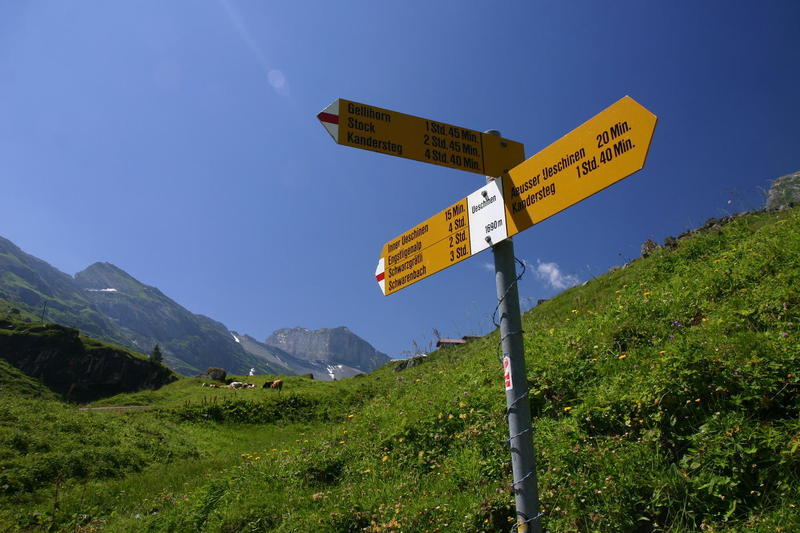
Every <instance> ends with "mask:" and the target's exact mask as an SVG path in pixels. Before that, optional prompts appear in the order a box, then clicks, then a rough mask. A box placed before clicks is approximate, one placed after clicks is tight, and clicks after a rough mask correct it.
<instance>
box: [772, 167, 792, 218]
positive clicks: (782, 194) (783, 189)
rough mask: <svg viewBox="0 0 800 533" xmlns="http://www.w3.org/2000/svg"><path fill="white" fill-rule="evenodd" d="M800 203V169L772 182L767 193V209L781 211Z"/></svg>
mask: <svg viewBox="0 0 800 533" xmlns="http://www.w3.org/2000/svg"><path fill="white" fill-rule="evenodd" d="M796 205H800V170H799V171H797V172H794V173H792V174H787V175H786V176H781V177H780V178H778V179H776V180H774V181H773V182H772V186H771V187H770V188H769V192H768V193H767V205H766V208H767V211H780V210H781V209H786V208H789V207H794V206H796Z"/></svg>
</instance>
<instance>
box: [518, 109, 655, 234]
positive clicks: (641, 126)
mask: <svg viewBox="0 0 800 533" xmlns="http://www.w3.org/2000/svg"><path fill="white" fill-rule="evenodd" d="M656 120H657V119H656V116H655V115H654V114H652V113H651V112H650V111H648V110H647V109H645V108H644V107H642V106H641V105H640V104H639V103H638V102H636V100H634V99H633V98H631V97H630V96H626V97H624V98H622V99H621V100H619V101H618V102H616V103H615V104H613V105H612V106H610V107H608V108H607V109H605V110H604V111H602V112H600V113H599V114H598V115H596V116H594V117H593V118H591V119H589V120H588V121H586V122H585V123H583V124H582V125H581V126H578V127H577V128H575V129H574V130H572V131H571V132H569V133H568V134H566V135H565V136H564V137H562V138H561V139H559V140H557V141H556V142H554V143H553V144H551V145H550V146H548V147H547V148H545V149H544V150H542V151H541V152H539V153H537V154H536V155H534V156H532V157H530V158H529V159H527V160H526V161H525V162H523V163H521V164H520V165H517V166H516V167H514V168H513V169H511V170H510V171H509V173H508V176H506V177H504V178H503V190H504V192H505V207H506V219H507V221H508V235H509V236H511V235H515V234H517V233H519V232H520V231H523V230H525V229H527V228H529V227H531V226H532V225H534V224H537V223H539V222H541V221H542V220H544V219H546V218H548V217H550V216H552V215H554V214H556V213H558V212H559V211H563V210H564V209H566V208H567V207H569V206H571V205H574V204H576V203H578V202H580V201H581V200H583V199H585V198H588V197H589V196H591V195H593V194H594V193H596V192H598V191H600V190H602V189H605V188H606V187H608V186H609V185H612V184H614V183H616V182H617V181H619V180H621V179H623V178H626V177H628V176H630V175H631V174H633V173H634V172H636V171H638V170H641V168H642V167H643V166H644V161H645V159H646V158H647V151H648V149H649V148H650V139H652V137H653V131H654V130H655V127H656Z"/></svg>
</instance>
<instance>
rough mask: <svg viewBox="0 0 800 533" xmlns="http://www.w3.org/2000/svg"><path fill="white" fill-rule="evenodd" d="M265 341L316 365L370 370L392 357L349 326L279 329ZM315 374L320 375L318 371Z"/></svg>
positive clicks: (361, 370)
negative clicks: (348, 327)
mask: <svg viewBox="0 0 800 533" xmlns="http://www.w3.org/2000/svg"><path fill="white" fill-rule="evenodd" d="M265 344H267V345H268V346H274V347H276V348H279V349H281V350H283V351H284V352H287V353H289V354H290V355H292V356H293V357H296V358H297V359H301V360H303V361H306V362H310V363H314V364H316V365H326V366H328V367H332V368H335V367H336V366H342V367H349V368H351V369H355V370H358V371H360V372H370V371H372V370H375V369H376V368H378V367H379V366H381V365H383V364H384V363H386V362H388V361H389V356H387V355H386V354H384V353H382V352H379V351H378V350H376V349H375V348H373V347H372V345H370V344H369V343H368V342H367V341H365V340H364V339H362V338H361V337H359V336H358V335H356V334H355V333H353V332H352V331H350V330H349V329H347V328H346V327H338V328H331V329H317V330H309V329H306V328H300V327H295V328H291V329H279V330H277V331H275V332H274V333H273V334H272V335H270V337H269V338H268V339H267V340H266V341H265ZM315 377H318V376H317V375H316V373H315Z"/></svg>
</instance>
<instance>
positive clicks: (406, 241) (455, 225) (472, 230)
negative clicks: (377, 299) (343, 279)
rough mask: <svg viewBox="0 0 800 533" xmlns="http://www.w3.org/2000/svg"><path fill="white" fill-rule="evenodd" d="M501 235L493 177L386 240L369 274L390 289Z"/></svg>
mask: <svg viewBox="0 0 800 533" xmlns="http://www.w3.org/2000/svg"><path fill="white" fill-rule="evenodd" d="M506 237H507V234H506V223H505V209H504V207H503V190H502V182H501V181H500V180H495V181H492V182H490V183H487V184H486V185H484V186H483V187H481V188H480V189H478V190H477V191H475V192H474V193H472V194H470V195H469V196H467V197H466V198H463V199H462V200H460V201H458V202H456V203H455V204H453V205H451V206H450V207H448V208H447V209H445V210H444V211H442V212H440V213H438V214H436V215H434V216H432V217H431V218H429V219H428V220H426V221H425V222H422V223H421V224H417V225H416V226H414V227H413V228H411V229H410V230H408V231H406V232H405V233H403V234H401V235H399V236H398V237H396V238H394V239H392V240H391V241H389V242H387V243H386V244H385V245H384V246H383V250H382V251H381V257H380V259H379V260H378V268H377V269H376V270H375V279H376V280H377V282H378V285H379V286H380V288H381V290H382V291H383V293H384V294H387V295H388V294H392V293H393V292H397V291H399V290H400V289H404V288H406V287H408V286H409V285H411V284H412V283H416V282H417V281H420V280H422V279H425V278H427V277H428V276H432V275H433V274H436V273H437V272H439V271H441V270H444V269H445V268H447V267H449V266H451V265H455V264H456V263H460V262H461V261H463V260H464V259H466V258H468V257H471V256H473V255H475V254H477V253H479V252H481V251H483V250H485V249H487V248H489V246H491V245H492V244H495V243H498V242H500V241H502V240H503V239H505V238H506Z"/></svg>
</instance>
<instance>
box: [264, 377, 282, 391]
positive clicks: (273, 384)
mask: <svg viewBox="0 0 800 533" xmlns="http://www.w3.org/2000/svg"><path fill="white" fill-rule="evenodd" d="M261 388H262V389H278V390H279V391H280V390H281V389H282V388H283V380H282V379H276V380H275V381H266V382H264V384H263V385H261Z"/></svg>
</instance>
